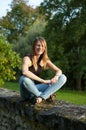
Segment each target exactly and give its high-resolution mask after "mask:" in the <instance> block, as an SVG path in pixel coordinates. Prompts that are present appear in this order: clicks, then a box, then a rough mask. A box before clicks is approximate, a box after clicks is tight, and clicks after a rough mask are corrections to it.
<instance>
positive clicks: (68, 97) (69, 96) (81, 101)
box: [2, 82, 86, 105]
mask: <svg viewBox="0 0 86 130" xmlns="http://www.w3.org/2000/svg"><path fill="white" fill-rule="evenodd" d="M2 87H4V88H7V89H10V90H15V91H19V83H17V82H6V83H5V84H4V85H3V86H2ZM56 97H57V99H58V100H63V101H67V102H70V103H73V104H77V105H86V91H84V92H78V91H72V90H63V89H60V90H59V91H58V92H56Z"/></svg>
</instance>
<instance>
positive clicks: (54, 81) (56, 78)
mask: <svg viewBox="0 0 86 130" xmlns="http://www.w3.org/2000/svg"><path fill="white" fill-rule="evenodd" d="M58 78H59V77H58V76H54V77H53V78H52V79H51V80H50V81H51V84H55V83H56V82H57V81H58Z"/></svg>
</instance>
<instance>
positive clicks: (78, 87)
mask: <svg viewBox="0 0 86 130" xmlns="http://www.w3.org/2000/svg"><path fill="white" fill-rule="evenodd" d="M76 90H78V91H82V86H81V77H79V78H77V79H76Z"/></svg>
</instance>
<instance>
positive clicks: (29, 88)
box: [19, 74, 67, 100]
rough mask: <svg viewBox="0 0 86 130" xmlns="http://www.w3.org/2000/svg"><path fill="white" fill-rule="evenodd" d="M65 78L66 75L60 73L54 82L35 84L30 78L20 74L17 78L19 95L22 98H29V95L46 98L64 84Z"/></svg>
mask: <svg viewBox="0 0 86 130" xmlns="http://www.w3.org/2000/svg"><path fill="white" fill-rule="evenodd" d="M66 80H67V78H66V76H65V75H64V74H62V75H61V76H60V77H59V79H58V81H57V82H56V83H55V84H49V85H48V84H42V83H40V84H35V83H34V81H33V80H32V79H30V78H28V77H25V76H21V77H20V80H19V83H20V95H21V97H22V98H23V99H27V98H30V96H36V97H38V96H40V97H42V98H43V99H45V100H46V99H47V98H48V97H49V96H50V95H52V94H54V93H55V92H56V91H58V90H59V89H60V88H61V87H62V86H63V85H64V84H65V82H66Z"/></svg>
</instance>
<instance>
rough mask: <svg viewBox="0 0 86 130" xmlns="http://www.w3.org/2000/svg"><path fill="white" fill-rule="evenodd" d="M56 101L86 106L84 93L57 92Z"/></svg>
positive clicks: (71, 91) (85, 92) (85, 93)
mask: <svg viewBox="0 0 86 130" xmlns="http://www.w3.org/2000/svg"><path fill="white" fill-rule="evenodd" d="M56 97H57V99H58V100H64V101H67V102H70V103H73V104H77V105H86V91H84V92H81V91H80V92H79V91H73V90H62V89H61V90H59V91H58V92H57V93H56Z"/></svg>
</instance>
